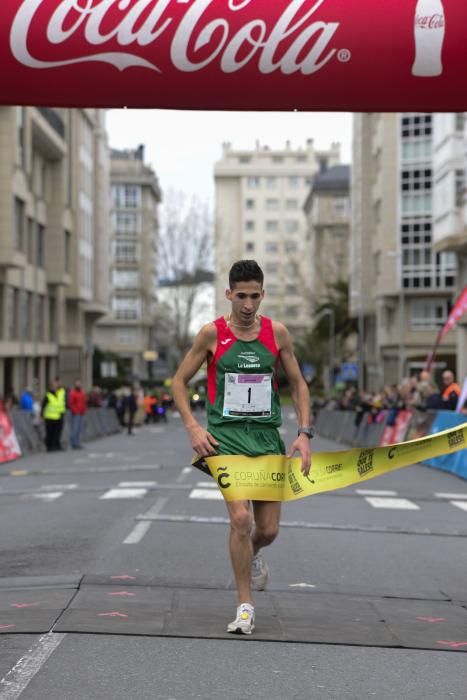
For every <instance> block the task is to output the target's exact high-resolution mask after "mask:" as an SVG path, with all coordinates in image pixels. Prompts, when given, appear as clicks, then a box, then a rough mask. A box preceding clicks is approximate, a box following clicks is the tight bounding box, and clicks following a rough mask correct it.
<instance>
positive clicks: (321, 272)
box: [303, 165, 350, 307]
mask: <svg viewBox="0 0 467 700" xmlns="http://www.w3.org/2000/svg"><path fill="white" fill-rule="evenodd" d="M303 210H304V212H305V215H306V219H307V238H308V240H309V243H310V254H311V260H312V265H313V268H312V269H313V274H312V275H311V280H310V284H311V286H310V289H311V300H312V304H313V306H314V307H316V306H317V305H319V304H320V303H322V302H323V300H325V299H326V298H327V297H328V295H329V286H330V285H332V284H333V283H335V282H338V281H340V280H344V281H347V280H348V279H349V235H350V167H349V166H348V165H335V166H334V167H331V168H329V169H328V170H325V171H324V172H322V173H319V174H318V175H315V177H314V178H313V182H312V185H311V189H310V191H309V194H308V197H307V198H306V200H305V204H304V207H303Z"/></svg>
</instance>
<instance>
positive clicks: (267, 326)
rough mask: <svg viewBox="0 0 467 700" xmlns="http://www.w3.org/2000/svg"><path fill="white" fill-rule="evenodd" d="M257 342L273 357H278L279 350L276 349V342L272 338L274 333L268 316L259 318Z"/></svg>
mask: <svg viewBox="0 0 467 700" xmlns="http://www.w3.org/2000/svg"><path fill="white" fill-rule="evenodd" d="M258 340H259V341H260V343H262V344H263V345H264V346H265V347H267V349H268V350H270V351H271V352H272V354H273V355H276V356H277V355H278V354H279V350H278V349H277V345H276V340H275V338H274V331H273V328H272V321H271V319H270V318H268V316H262V317H261V330H260V332H259V335H258Z"/></svg>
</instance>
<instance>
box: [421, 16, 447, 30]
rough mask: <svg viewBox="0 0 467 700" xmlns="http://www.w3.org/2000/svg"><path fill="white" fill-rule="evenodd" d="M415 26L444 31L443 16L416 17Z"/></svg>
mask: <svg viewBox="0 0 467 700" xmlns="http://www.w3.org/2000/svg"><path fill="white" fill-rule="evenodd" d="M415 26H416V27H421V28H422V29H444V26H445V19H444V17H443V15H439V14H435V15H417V16H416V18H415Z"/></svg>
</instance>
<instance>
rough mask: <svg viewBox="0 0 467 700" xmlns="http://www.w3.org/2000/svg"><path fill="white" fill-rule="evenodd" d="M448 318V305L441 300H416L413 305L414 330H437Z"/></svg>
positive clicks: (412, 321)
mask: <svg viewBox="0 0 467 700" xmlns="http://www.w3.org/2000/svg"><path fill="white" fill-rule="evenodd" d="M447 318H448V303H447V301H446V300H439V299H416V300H414V301H412V303H411V324H412V328H416V329H419V330H421V329H424V330H437V329H439V328H442V327H443V326H444V324H445V323H446V321H447Z"/></svg>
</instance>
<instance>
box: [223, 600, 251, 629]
mask: <svg viewBox="0 0 467 700" xmlns="http://www.w3.org/2000/svg"><path fill="white" fill-rule="evenodd" d="M254 629H255V609H254V607H253V606H252V605H250V604H249V603H242V604H241V605H239V606H238V608H237V617H236V618H235V620H234V621H233V622H231V623H230V624H229V625H228V627H227V632H230V633H231V634H251V633H252V632H253V630H254Z"/></svg>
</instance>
